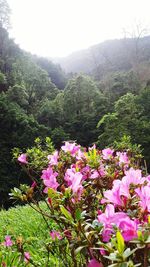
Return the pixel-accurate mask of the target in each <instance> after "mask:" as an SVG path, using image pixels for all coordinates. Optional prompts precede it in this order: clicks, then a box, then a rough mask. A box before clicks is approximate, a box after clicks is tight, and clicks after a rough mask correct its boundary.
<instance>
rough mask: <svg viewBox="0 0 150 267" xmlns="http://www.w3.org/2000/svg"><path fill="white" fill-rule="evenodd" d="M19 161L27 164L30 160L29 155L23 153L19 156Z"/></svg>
mask: <svg viewBox="0 0 150 267" xmlns="http://www.w3.org/2000/svg"><path fill="white" fill-rule="evenodd" d="M18 161H19V162H21V163H23V164H27V163H28V161H27V155H26V154H21V155H20V156H19V157H18Z"/></svg>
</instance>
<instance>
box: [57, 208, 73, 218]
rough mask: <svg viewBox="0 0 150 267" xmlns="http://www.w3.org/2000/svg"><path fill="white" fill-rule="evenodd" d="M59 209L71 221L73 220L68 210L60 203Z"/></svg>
mask: <svg viewBox="0 0 150 267" xmlns="http://www.w3.org/2000/svg"><path fill="white" fill-rule="evenodd" d="M60 210H61V212H62V214H63V215H64V216H65V217H66V218H67V219H68V220H69V221H71V222H73V218H72V216H71V214H70V212H69V211H68V210H67V209H66V208H65V207H64V206H62V205H60Z"/></svg>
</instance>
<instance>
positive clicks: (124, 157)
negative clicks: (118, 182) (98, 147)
mask: <svg viewBox="0 0 150 267" xmlns="http://www.w3.org/2000/svg"><path fill="white" fill-rule="evenodd" d="M116 154H117V156H118V158H119V164H120V165H122V164H125V165H126V166H127V165H128V164H129V163H130V161H129V158H128V156H127V153H126V152H117V153H116Z"/></svg>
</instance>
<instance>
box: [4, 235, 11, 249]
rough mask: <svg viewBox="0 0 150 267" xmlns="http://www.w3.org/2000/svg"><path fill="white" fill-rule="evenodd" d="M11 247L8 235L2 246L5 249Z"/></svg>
mask: <svg viewBox="0 0 150 267" xmlns="http://www.w3.org/2000/svg"><path fill="white" fill-rule="evenodd" d="M12 245H13V242H12V240H11V237H10V236H9V235H6V236H5V242H4V246H5V247H11V246H12Z"/></svg>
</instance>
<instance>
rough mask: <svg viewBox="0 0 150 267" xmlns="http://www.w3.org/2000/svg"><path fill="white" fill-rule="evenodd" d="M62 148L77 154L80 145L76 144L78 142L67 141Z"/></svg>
mask: <svg viewBox="0 0 150 267" xmlns="http://www.w3.org/2000/svg"><path fill="white" fill-rule="evenodd" d="M61 149H62V150H63V151H64V152H69V153H70V154H71V156H75V155H76V154H77V152H78V151H79V149H80V146H79V145H76V143H75V142H74V143H70V142H65V145H64V146H62V147H61Z"/></svg>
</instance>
